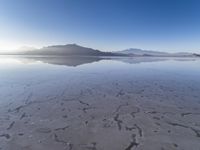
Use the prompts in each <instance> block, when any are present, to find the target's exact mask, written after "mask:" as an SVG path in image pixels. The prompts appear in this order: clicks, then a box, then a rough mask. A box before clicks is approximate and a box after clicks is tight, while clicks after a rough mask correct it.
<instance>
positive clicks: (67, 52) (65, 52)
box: [4, 44, 200, 57]
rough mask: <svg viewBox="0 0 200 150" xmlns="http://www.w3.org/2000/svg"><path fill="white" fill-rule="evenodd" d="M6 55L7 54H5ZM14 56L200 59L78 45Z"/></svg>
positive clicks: (148, 51)
mask: <svg viewBox="0 0 200 150" xmlns="http://www.w3.org/2000/svg"><path fill="white" fill-rule="evenodd" d="M4 54H6V53H4ZM9 54H14V55H53V56H54V55H55V56H127V57H148V56H149V57H200V54H196V53H185V52H180V53H167V52H159V51H152V50H142V49H137V48H129V49H125V50H121V51H115V52H102V51H100V50H96V49H92V48H88V47H83V46H80V45H77V44H67V45H53V46H47V47H43V48H41V49H34V48H31V49H30V48H24V47H23V50H21V51H19V52H15V53H9Z"/></svg>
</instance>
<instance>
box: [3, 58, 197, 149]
mask: <svg viewBox="0 0 200 150" xmlns="http://www.w3.org/2000/svg"><path fill="white" fill-rule="evenodd" d="M72 60H73V61H72ZM199 77H200V59H196V58H183V59H181V58H179V59H175V58H114V59H108V58H103V59H102V58H101V59H100V58H90V59H89V58H88V59H85V58H81V60H80V58H79V59H78V58H73V59H70V58H64V59H63V57H62V58H51V57H50V58H48V57H47V58H46V57H45V58H43V57H36V58H34V57H20V56H1V57H0V150H188V149H190V150H199V148H200V78H199Z"/></svg>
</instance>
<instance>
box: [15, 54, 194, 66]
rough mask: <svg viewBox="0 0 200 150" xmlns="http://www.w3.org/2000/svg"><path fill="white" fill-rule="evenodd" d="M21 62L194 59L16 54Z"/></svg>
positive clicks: (191, 59) (144, 61) (184, 59)
mask: <svg viewBox="0 0 200 150" xmlns="http://www.w3.org/2000/svg"><path fill="white" fill-rule="evenodd" d="M17 59H19V60H20V61H22V62H25V63H29V62H35V61H40V62H42V63H48V64H53V65H65V66H74V67H76V66H79V65H83V64H89V63H93V62H98V61H101V60H114V61H119V62H124V63H128V64H139V63H149V62H159V61H167V60H175V61H195V60H196V59H195V58H179V59H178V58H174V57H172V58H166V57H95V56H91V57H84V56H79V57H78V56H71V57H70V56H67V57H66V56H17Z"/></svg>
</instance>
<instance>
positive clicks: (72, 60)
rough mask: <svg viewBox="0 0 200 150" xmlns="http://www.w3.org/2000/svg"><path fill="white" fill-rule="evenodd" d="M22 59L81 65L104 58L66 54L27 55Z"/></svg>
mask: <svg viewBox="0 0 200 150" xmlns="http://www.w3.org/2000/svg"><path fill="white" fill-rule="evenodd" d="M19 58H20V59H21V60H23V61H24V60H26V61H31V62H32V61H41V62H43V63H48V64H54V65H65V66H74V67H75V66H79V65H82V64H88V63H92V62H97V61H100V60H102V59H103V58H100V57H75V56H74V57H65V56H27V57H19Z"/></svg>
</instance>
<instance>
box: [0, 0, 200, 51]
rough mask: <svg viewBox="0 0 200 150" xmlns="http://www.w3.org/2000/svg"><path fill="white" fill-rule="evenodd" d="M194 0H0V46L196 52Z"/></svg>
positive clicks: (197, 23)
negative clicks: (50, 46) (78, 46)
mask: <svg viewBox="0 0 200 150" xmlns="http://www.w3.org/2000/svg"><path fill="white" fill-rule="evenodd" d="M199 4H200V2H199V1H197V0H190V1H188V0H168V1H159V0H152V1H148V0H140V1H139V0H126V1H122V0H117V1H114V0H110V1H106V0H102V1H97V0H86V1H81V0H77V1H72V0H67V1H64V0H57V1H53V0H51V1H49V0H43V1H39V0H30V1H26V0H21V1H16V0H2V1H1V2H0V27H1V30H0V51H3V50H7V51H8V50H16V49H18V48H19V47H22V46H33V47H37V48H40V47H43V46H48V45H60V44H67V43H77V44H79V45H81V46H85V47H91V48H95V49H99V50H102V51H116V50H122V49H127V48H140V49H148V50H156V51H166V52H180V51H181V52H182V51H183V52H186V51H187V52H200V50H199V49H200V43H199V40H200V30H199V26H200V18H199V15H200V9H199Z"/></svg>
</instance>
